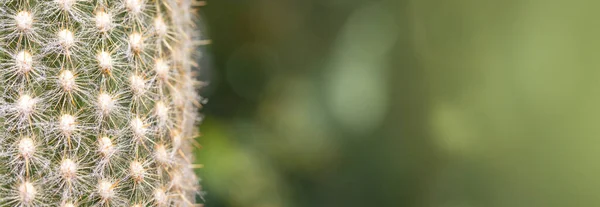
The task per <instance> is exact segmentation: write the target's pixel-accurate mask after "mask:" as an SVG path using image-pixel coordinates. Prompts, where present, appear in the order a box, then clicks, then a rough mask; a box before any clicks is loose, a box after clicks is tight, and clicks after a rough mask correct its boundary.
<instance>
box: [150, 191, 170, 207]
mask: <svg viewBox="0 0 600 207" xmlns="http://www.w3.org/2000/svg"><path fill="white" fill-rule="evenodd" d="M153 195H154V202H155V203H156V205H157V206H166V205H167V204H168V202H169V200H168V199H169V198H168V197H167V193H166V192H165V190H163V189H162V188H156V189H155V190H154V193H153Z"/></svg>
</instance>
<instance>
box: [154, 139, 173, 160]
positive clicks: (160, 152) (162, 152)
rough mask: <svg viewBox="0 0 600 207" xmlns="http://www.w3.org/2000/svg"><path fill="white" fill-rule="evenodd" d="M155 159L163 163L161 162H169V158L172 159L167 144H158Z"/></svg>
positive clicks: (155, 149)
mask: <svg viewBox="0 0 600 207" xmlns="http://www.w3.org/2000/svg"><path fill="white" fill-rule="evenodd" d="M154 159H155V160H156V162H157V163H161V164H166V163H169V160H171V158H170V157H169V154H168V152H167V149H166V148H165V145H163V144H157V145H156V147H155V148H154Z"/></svg>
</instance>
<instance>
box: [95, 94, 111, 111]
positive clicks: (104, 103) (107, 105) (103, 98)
mask: <svg viewBox="0 0 600 207" xmlns="http://www.w3.org/2000/svg"><path fill="white" fill-rule="evenodd" d="M98 107H99V108H100V111H101V112H102V113H103V114H108V113H110V112H111V110H112V109H113V108H114V107H115V100H113V97H111V96H110V95H108V94H107V93H101V94H100V95H98Z"/></svg>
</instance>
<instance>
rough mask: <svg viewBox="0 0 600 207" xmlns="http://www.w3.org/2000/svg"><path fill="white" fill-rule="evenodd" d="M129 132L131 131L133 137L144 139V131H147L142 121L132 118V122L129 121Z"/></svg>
mask: <svg viewBox="0 0 600 207" xmlns="http://www.w3.org/2000/svg"><path fill="white" fill-rule="evenodd" d="M130 125H131V130H132V131H133V135H134V136H135V137H138V138H140V137H144V136H145V135H146V131H147V130H148V129H147V128H146V124H144V121H142V119H140V118H139V117H135V118H133V120H131V124H130Z"/></svg>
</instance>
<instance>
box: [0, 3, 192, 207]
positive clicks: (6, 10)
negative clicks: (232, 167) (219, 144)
mask: <svg viewBox="0 0 600 207" xmlns="http://www.w3.org/2000/svg"><path fill="white" fill-rule="evenodd" d="M191 4H192V2H190V1H189V0H0V95H1V97H0V112H1V117H0V121H1V122H2V123H1V124H0V186H1V189H0V206H64V207H71V206H192V205H194V203H195V200H194V198H195V196H196V194H197V192H198V190H199V189H198V188H199V187H198V184H197V183H198V182H197V179H196V176H195V175H194V173H193V170H192V168H193V167H192V166H193V165H192V164H191V162H192V161H191V156H190V154H189V153H190V150H191V147H190V144H191V143H192V138H193V136H194V135H195V128H196V127H195V124H196V120H197V118H196V116H197V113H196V111H197V108H198V107H199V104H198V96H197V95H196V94H195V87H196V85H197V84H196V81H194V77H193V76H194V74H193V73H192V68H193V67H194V64H193V63H192V61H191V55H190V54H191V53H192V52H193V49H194V47H193V45H194V41H193V34H195V33H196V31H193V28H192V27H193V26H192V24H193V22H192V16H193V14H192V13H193V12H192V8H191V6H192V5H191Z"/></svg>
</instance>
